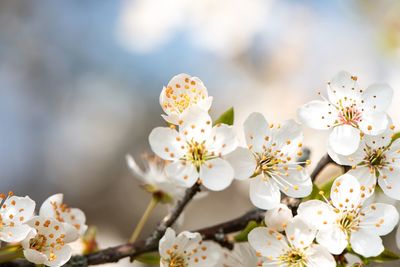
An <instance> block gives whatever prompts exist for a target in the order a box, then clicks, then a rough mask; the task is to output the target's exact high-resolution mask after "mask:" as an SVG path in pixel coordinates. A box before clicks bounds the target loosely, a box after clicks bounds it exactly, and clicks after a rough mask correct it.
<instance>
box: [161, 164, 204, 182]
mask: <svg viewBox="0 0 400 267" xmlns="http://www.w3.org/2000/svg"><path fill="white" fill-rule="evenodd" d="M165 172H166V173H167V175H168V177H171V179H173V180H174V181H176V182H177V183H178V184H179V185H182V186H184V187H191V186H192V185H194V183H196V181H197V179H198V178H199V173H198V172H197V170H196V167H195V166H193V164H191V163H190V162H185V161H176V162H172V163H170V164H168V165H167V166H166V167H165Z"/></svg>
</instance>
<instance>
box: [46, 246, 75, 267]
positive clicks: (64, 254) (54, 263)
mask: <svg viewBox="0 0 400 267" xmlns="http://www.w3.org/2000/svg"><path fill="white" fill-rule="evenodd" d="M54 254H55V256H56V258H55V259H54V260H48V259H46V261H45V262H44V264H45V265H47V266H50V267H58V266H63V265H64V264H65V263H67V261H69V259H70V258H71V256H72V249H71V247H70V246H68V245H67V246H63V247H62V248H61V249H60V250H55V251H54Z"/></svg>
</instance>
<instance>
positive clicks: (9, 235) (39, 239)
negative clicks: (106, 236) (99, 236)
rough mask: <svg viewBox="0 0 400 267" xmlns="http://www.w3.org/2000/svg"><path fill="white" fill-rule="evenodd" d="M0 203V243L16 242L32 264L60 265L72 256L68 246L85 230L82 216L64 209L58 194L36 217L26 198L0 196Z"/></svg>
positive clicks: (32, 206)
mask: <svg viewBox="0 0 400 267" xmlns="http://www.w3.org/2000/svg"><path fill="white" fill-rule="evenodd" d="M0 204H1V208H0V241H3V242H7V243H18V244H17V246H18V247H19V248H20V249H21V250H22V252H23V256H24V257H25V258H26V259H27V260H28V261H30V262H32V263H35V264H44V265H47V266H52V267H53V266H62V265H64V264H65V263H66V262H67V261H68V260H69V259H70V258H71V254H72V250H71V247H70V246H69V243H72V242H74V241H76V240H78V239H79V238H80V237H81V236H82V235H83V233H84V232H85V231H86V229H87V225H86V224H85V221H86V218H85V214H84V213H83V212H82V211H81V210H79V209H77V208H70V207H68V206H67V205H66V204H65V203H64V202H63V195H62V194H56V195H53V196H51V197H49V198H48V199H47V200H46V201H45V202H44V203H43V204H42V206H41V207H40V209H39V213H38V214H35V206H36V203H35V201H33V200H32V199H30V198H29V197H28V196H25V197H18V196H14V195H13V193H11V192H10V193H8V195H7V196H6V195H4V194H0ZM7 248H8V247H7V246H5V247H4V248H2V249H6V250H7Z"/></svg>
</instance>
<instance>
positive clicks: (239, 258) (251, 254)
mask: <svg viewBox="0 0 400 267" xmlns="http://www.w3.org/2000/svg"><path fill="white" fill-rule="evenodd" d="M223 255H224V259H223V264H222V267H248V266H263V260H264V259H263V258H262V257H259V256H257V253H256V251H255V250H254V249H253V248H252V247H251V246H250V245H249V244H248V243H236V244H235V247H234V249H233V250H232V251H230V250H224V253H223Z"/></svg>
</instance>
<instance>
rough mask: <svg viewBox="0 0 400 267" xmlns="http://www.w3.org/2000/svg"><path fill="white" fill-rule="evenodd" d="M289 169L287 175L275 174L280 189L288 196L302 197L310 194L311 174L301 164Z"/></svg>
mask: <svg viewBox="0 0 400 267" xmlns="http://www.w3.org/2000/svg"><path fill="white" fill-rule="evenodd" d="M293 168H295V169H289V170H287V171H286V174H285V175H280V176H277V175H274V176H273V178H274V180H275V181H276V183H277V185H278V186H279V189H280V190H281V191H282V192H283V193H285V194H286V195H288V196H291V197H296V198H301V197H306V196H308V195H309V194H310V193H311V191H312V182H311V178H310V175H309V174H308V173H307V171H306V170H305V168H303V167H301V166H300V165H299V166H298V167H297V168H296V167H293Z"/></svg>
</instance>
